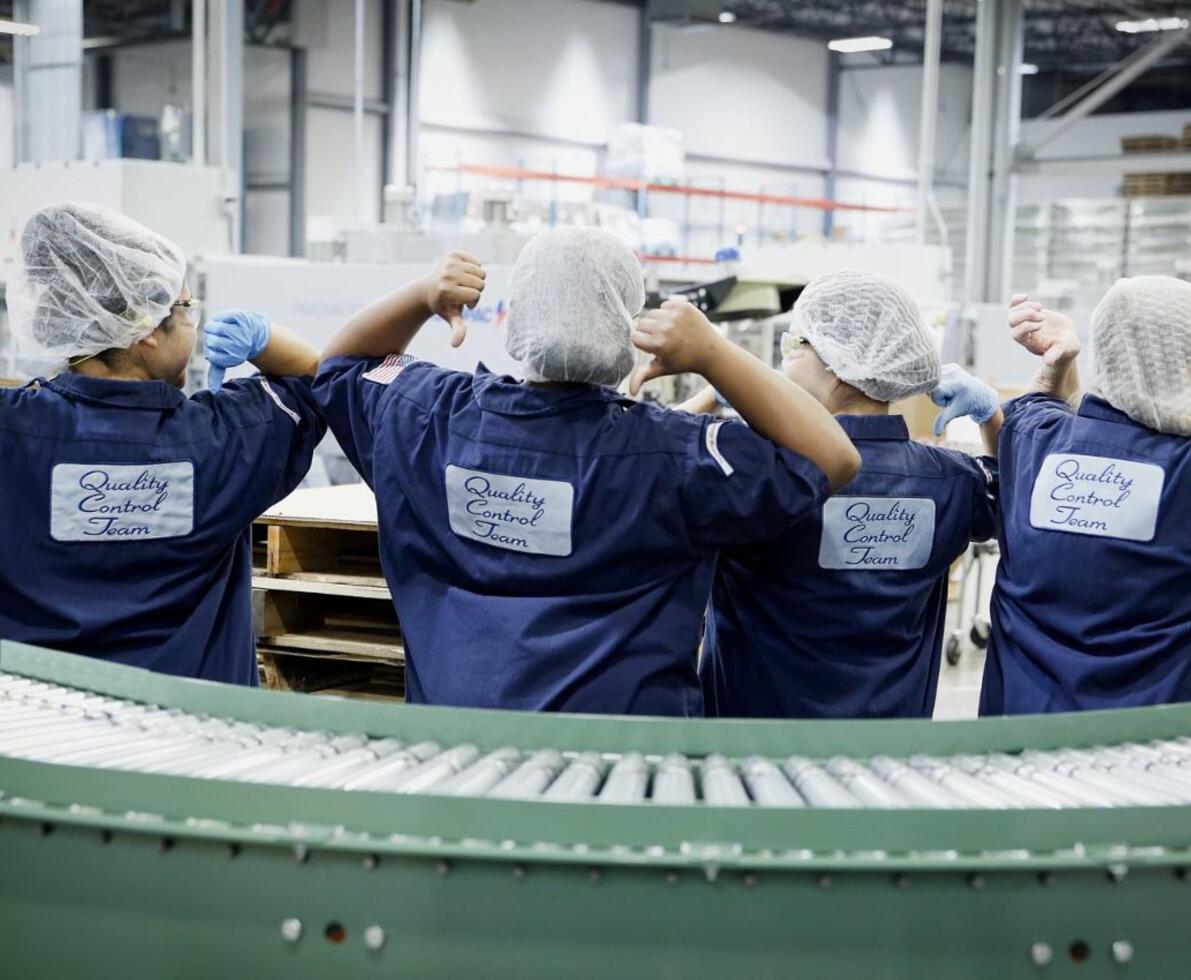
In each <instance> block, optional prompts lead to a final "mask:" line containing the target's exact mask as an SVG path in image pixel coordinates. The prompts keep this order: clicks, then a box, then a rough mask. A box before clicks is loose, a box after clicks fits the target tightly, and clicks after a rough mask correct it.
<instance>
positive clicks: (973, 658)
mask: <svg viewBox="0 0 1191 980" xmlns="http://www.w3.org/2000/svg"><path fill="white" fill-rule="evenodd" d="M983 673H984V651H983V650H974V649H972V648H971V647H970V646H969V647H968V648H967V649H965V650H964V652H963V656H961V657H960V661H959V663H958V664H956V665H955V666H954V667H952V666H951V665H950V664H949V663H947V661H946V660H944V661H943V666H942V667H941V668H939V693H938V694H937V695H936V696H935V718H936V719H954V718H975V717H976V708H977V706H978V705H979V703H980V678H981V675H982V674H983Z"/></svg>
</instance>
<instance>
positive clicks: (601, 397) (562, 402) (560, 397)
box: [472, 364, 633, 416]
mask: <svg viewBox="0 0 1191 980" xmlns="http://www.w3.org/2000/svg"><path fill="white" fill-rule="evenodd" d="M472 390H473V391H474V392H475V399H476V404H477V405H479V406H480V408H481V409H483V410H484V411H485V412H495V413H496V414H498V415H521V416H530V415H542V416H545V415H559V414H561V413H563V412H569V411H573V410H575V409H576V408H579V407H581V406H583V405H590V404H593V403H609V402H611V403H620V404H626V405H632V404H633V402H632V400H631V399H628V398H624V397H623V396H621V395H619V394H618V393H617V392H615V391H613V390H612V389H611V388H605V387H603V386H602V385H580V386H577V387H575V388H536V387H534V386H532V385H527V384H525V383H524V382H522V381H518V380H517V379H516V378H513V377H510V376H509V375H507V374H506V375H497V374H493V373H492V372H491V371H489V370H488V369H487V368H486V367H485V366H484V365H483V364H480V365H478V366H477V367H476V373H475V381H474V382H473V388H472Z"/></svg>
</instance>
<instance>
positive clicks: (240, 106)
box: [208, 0, 244, 252]
mask: <svg viewBox="0 0 1191 980" xmlns="http://www.w3.org/2000/svg"><path fill="white" fill-rule="evenodd" d="M208 6H209V8H210V11H211V24H212V30H211V31H210V37H209V40H210V44H209V46H208V53H209V58H210V60H211V62H212V63H213V64H214V67H215V71H214V72H213V73H212V72H210V71H208V78H210V77H211V75H212V74H213V75H214V77H215V78H216V79H217V97H216V99H213V100H208V106H214V107H215V109H216V111H215V113H214V115H216V116H217V118H215V119H214V120H213V122H212V125H211V126H210V128H209V132H208V135H209V136H210V137H212V139H211V143H212V144H213V146H212V147H211V149H213V151H214V159H215V160H217V161H218V163H219V166H220V167H222V168H223V170H224V171H225V172H226V178H227V181H228V183H227V186H226V189H225V196H224V204H225V207H226V208H227V212H228V217H229V219H230V221H231V247H232V251H233V252H240V251H242V250H243V247H244V0H210V2H209V4H208Z"/></svg>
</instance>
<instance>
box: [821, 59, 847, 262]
mask: <svg viewBox="0 0 1191 980" xmlns="http://www.w3.org/2000/svg"><path fill="white" fill-rule="evenodd" d="M842 75H843V68H842V66H841V64H840V56H839V53H838V52H835V51H829V52H828V54H827V133H826V137H827V146H826V154H827V173H826V174H825V175H824V177H823V196H824V197H825V198H827V199H828V200H829V201H833V200H835V178H836V173H837V171H838V164H839V89H840V82H841V81H842ZM834 233H835V212H834V211H832V210H826V211H824V212H823V237H824V238H830V237H831V236H832V235H833V234H834Z"/></svg>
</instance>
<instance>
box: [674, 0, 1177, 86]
mask: <svg viewBox="0 0 1191 980" xmlns="http://www.w3.org/2000/svg"><path fill="white" fill-rule="evenodd" d="M655 2H656V0H655ZM926 4H927V0H830V2H827V0H722V2H721V3H719V4H718V7H719V10H717V11H715V14H716V15H718V13H719V12H720V11H726V12H728V13H729V14H731V15H734V16H735V23H737V24H743V25H747V26H749V27H757V28H762V29H765V30H774V31H782V32H784V33H789V34H795V35H798V36H800V37H810V38H817V39H820V40H824V41H828V40H832V39H834V38H841V37H862V36H870V35H876V36H880V37H888V38H890V39H891V40H892V41H893V48H892V49H891V50H890V51H889V52H887V53H883V54H882V55H881V56H880V57H882V58H884V59H885V60H888V61H889V62H891V63H893V62H900V61H907V60H917V59H918V58H919V57H920V55H921V50H922V35H923V23H924V19H925V12H926ZM665 6H666V7H668V8H669V10H667V11H666V13H667V15H668V16H667V19H677V18H675V17H674V16H673V15H674V8H675V7H676V6H686V7H687V8H688V9H689V10H690V11H691V12H692V13H693V14H694V16H695V17H696V18H698V17H700V16H701V15H703V14H704V13H705V12H706V10H707V8H708V6H709V5H708V4H707V3H705V2H703V0H686V2H685V3H684V2H682V0H680V2H679V3H677V4H674V3H671V4H666V5H665ZM978 9H979V3H978V2H977V0H944V4H943V57H944V59H946V60H951V61H969V62H970V61H971V60H972V55H973V51H974V48H975V32H976V12H977V10H978ZM1163 17H1176V18H1177V17H1182V18H1188V17H1191V2H1189V0H1136V2H1134V0H1117V2H1106V0H1025V20H1026V37H1025V48H1026V50H1025V60H1026V61H1028V62H1030V63H1032V64H1037V65H1039V66H1040V67H1041V68H1042V69H1043V70H1049V69H1063V68H1073V67H1080V66H1086V67H1098V68H1103V67H1105V66H1107V65H1109V64H1111V63H1113V62H1116V61H1119V60H1120V59H1122V58H1124V57H1125V56H1127V55H1128V54H1130V53H1131V52H1132V51H1134V50H1136V49H1137V48H1138V47H1140V46H1142V45H1144V44H1147V43H1148V42H1149V41H1151V40H1153V38H1154V37H1155V35H1154V34H1153V33H1144V32H1143V33H1127V32H1124V31H1120V30H1117V27H1116V25H1117V24H1118V23H1119V22H1121V21H1136V20H1143V19H1146V18H1163ZM870 57H875V56H870ZM1178 58H1179V59H1180V60H1181V61H1182V63H1185V64H1189V65H1191V45H1184V46H1183V47H1182V48H1181V49H1180V53H1179V56H1178Z"/></svg>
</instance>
